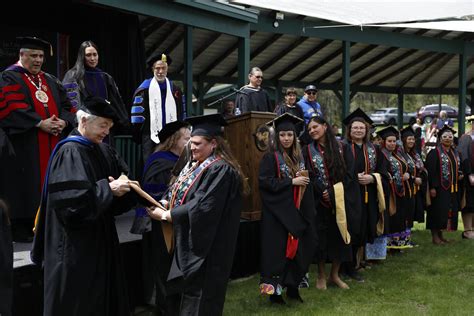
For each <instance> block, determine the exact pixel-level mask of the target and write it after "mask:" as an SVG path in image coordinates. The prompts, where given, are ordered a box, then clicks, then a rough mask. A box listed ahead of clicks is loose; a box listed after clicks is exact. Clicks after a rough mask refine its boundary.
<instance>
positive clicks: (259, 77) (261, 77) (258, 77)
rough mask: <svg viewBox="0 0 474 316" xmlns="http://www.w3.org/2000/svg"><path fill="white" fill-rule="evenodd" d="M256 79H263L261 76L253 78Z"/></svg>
mask: <svg viewBox="0 0 474 316" xmlns="http://www.w3.org/2000/svg"><path fill="white" fill-rule="evenodd" d="M254 77H255V78H257V79H263V76H254Z"/></svg>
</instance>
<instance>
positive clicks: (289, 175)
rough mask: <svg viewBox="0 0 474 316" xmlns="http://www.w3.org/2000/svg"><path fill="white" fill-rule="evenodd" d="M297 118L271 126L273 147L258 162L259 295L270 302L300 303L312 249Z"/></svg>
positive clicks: (311, 218) (310, 204) (310, 205)
mask: <svg viewBox="0 0 474 316" xmlns="http://www.w3.org/2000/svg"><path fill="white" fill-rule="evenodd" d="M300 122H303V120H302V119H300V118H298V117H296V116H293V115H291V114H289V113H285V114H283V115H281V116H279V117H277V118H276V119H274V120H273V121H271V123H270V124H272V125H273V128H274V129H275V134H274V138H273V140H272V141H273V146H272V147H273V148H272V149H271V150H270V151H269V152H267V153H266V154H265V155H264V156H263V158H262V160H261V161H260V171H259V178H258V179H259V189H260V196H261V199H262V207H263V211H262V220H261V224H260V225H261V226H260V245H261V254H260V258H261V259H260V266H261V269H260V293H261V294H267V295H270V296H269V297H270V301H271V302H273V303H279V304H284V303H285V301H284V300H283V298H282V291H283V289H284V288H287V290H286V295H287V297H288V298H290V299H297V300H299V301H301V302H302V301H303V300H302V299H301V297H300V295H299V292H298V286H299V284H300V281H301V280H302V279H303V277H304V276H305V273H306V272H307V271H308V268H309V265H310V263H311V260H312V258H313V255H314V250H315V247H316V236H315V229H313V225H314V224H315V208H314V200H313V195H312V187H311V185H310V183H309V177H308V174H307V173H306V175H304V172H303V170H304V169H305V166H304V161H303V157H302V156H301V150H300V147H299V145H298V140H297V135H296V125H297V124H298V123H300Z"/></svg>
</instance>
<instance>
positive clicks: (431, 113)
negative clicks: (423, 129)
mask: <svg viewBox="0 0 474 316" xmlns="http://www.w3.org/2000/svg"><path fill="white" fill-rule="evenodd" d="M441 111H446V113H447V114H448V117H449V118H452V119H455V120H457V118H458V109H457V108H455V107H454V106H450V105H447V104H441ZM469 115H471V108H470V107H469V106H466V116H469ZM416 116H417V117H418V118H420V119H421V121H422V122H423V123H431V121H433V118H435V117H438V116H439V104H428V105H425V106H422V107H421V108H419V109H418V112H417V114H416Z"/></svg>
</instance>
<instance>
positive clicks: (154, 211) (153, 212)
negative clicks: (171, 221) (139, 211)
mask: <svg viewBox="0 0 474 316" xmlns="http://www.w3.org/2000/svg"><path fill="white" fill-rule="evenodd" d="M146 211H147V212H148V215H149V216H150V217H151V218H153V219H154V220H157V221H161V219H162V216H163V214H164V213H165V211H164V210H163V209H161V208H159V207H156V206H150V207H147V208H146Z"/></svg>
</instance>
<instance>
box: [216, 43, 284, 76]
mask: <svg viewBox="0 0 474 316" xmlns="http://www.w3.org/2000/svg"><path fill="white" fill-rule="evenodd" d="M282 36H283V34H273V35H272V36H271V37H270V38H269V39H268V40H266V41H265V42H263V43H262V44H260V46H259V47H257V48H256V49H255V50H254V51H253V52H252V53H250V61H252V60H253V59H254V58H255V57H257V56H258V55H260V54H261V53H262V52H263V51H264V50H265V49H268V46H270V45H271V44H273V43H275V42H276V41H278V40H279V39H280V37H282ZM237 70H238V69H237V65H236V66H234V67H232V69H231V70H229V71H228V72H227V73H226V74H225V75H224V77H231V76H232V75H233V74H234V73H235V72H236V71H237Z"/></svg>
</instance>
